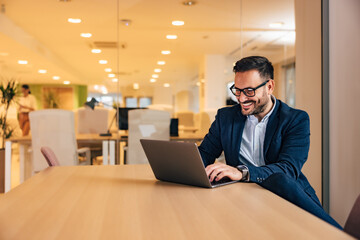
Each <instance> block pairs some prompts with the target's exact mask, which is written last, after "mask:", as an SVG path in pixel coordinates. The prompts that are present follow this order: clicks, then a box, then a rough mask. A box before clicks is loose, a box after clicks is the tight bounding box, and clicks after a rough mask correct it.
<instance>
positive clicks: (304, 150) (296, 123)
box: [247, 111, 310, 182]
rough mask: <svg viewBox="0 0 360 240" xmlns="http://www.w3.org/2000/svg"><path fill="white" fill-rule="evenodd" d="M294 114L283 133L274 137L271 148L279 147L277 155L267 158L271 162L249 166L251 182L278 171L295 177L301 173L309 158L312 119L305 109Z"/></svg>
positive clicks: (259, 180)
mask: <svg viewBox="0 0 360 240" xmlns="http://www.w3.org/2000/svg"><path fill="white" fill-rule="evenodd" d="M293 116H294V117H293V119H292V120H291V122H290V123H289V124H288V125H287V126H284V128H283V129H282V130H281V131H282V133H281V134H279V135H278V136H277V137H276V138H275V139H272V143H271V145H270V147H269V148H272V147H273V148H279V152H278V154H277V157H276V158H275V159H267V161H269V162H270V163H269V164H266V165H264V166H261V167H256V166H253V165H248V166H247V167H248V169H249V174H250V182H262V181H264V180H265V179H266V178H267V177H269V176H270V175H271V174H274V173H277V172H281V173H285V174H286V175H287V176H289V177H291V178H294V179H298V177H299V176H300V175H301V168H302V167H303V165H304V163H305V162H306V160H307V157H308V152H309V147H310V119H309V116H308V114H307V113H306V112H304V111H299V112H297V113H296V114H295V115H293ZM269 151H271V149H270V150H269ZM270 158H271V157H270Z"/></svg>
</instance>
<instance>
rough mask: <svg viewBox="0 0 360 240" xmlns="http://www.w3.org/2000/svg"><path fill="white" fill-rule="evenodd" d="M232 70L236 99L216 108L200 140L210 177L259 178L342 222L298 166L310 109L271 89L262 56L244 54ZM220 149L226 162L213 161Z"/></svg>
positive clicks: (307, 133)
mask: <svg viewBox="0 0 360 240" xmlns="http://www.w3.org/2000/svg"><path fill="white" fill-rule="evenodd" d="M233 70H234V73H235V83H234V85H233V86H231V88H230V90H231V91H232V93H233V94H234V95H235V96H236V98H237V100H238V102H239V104H238V105H235V106H232V107H225V108H222V109H220V110H219V111H218V113H217V115H216V118H215V121H214V122H213V123H212V125H211V128H210V129H209V133H208V134H207V135H206V136H205V138H204V140H203V142H202V143H201V145H200V146H199V151H200V154H201V157H202V159H203V162H204V164H205V166H206V173H207V175H208V177H209V179H210V181H219V180H220V179H222V178H224V177H226V178H230V179H232V180H239V181H243V182H255V183H258V184H259V185H261V186H263V187H264V188H266V189H268V190H270V191H272V192H274V193H275V194H277V195H279V196H281V197H283V198H285V199H287V200H288V201H290V202H292V203H294V204H296V205H297V206H299V207H301V208H303V209H305V210H307V211H309V212H310V213H312V214H314V215H316V216H318V217H319V218H321V219H323V220H325V221H327V222H329V223H330V224H332V225H334V226H336V227H338V228H341V226H340V225H339V224H338V223H336V221H335V220H333V219H332V218H331V217H330V216H329V215H328V214H327V213H326V212H325V211H324V210H323V208H322V206H321V204H320V201H319V199H318V198H317V196H316V194H315V191H314V189H313V188H312V187H311V186H310V184H309V182H308V180H307V179H306V177H305V175H304V174H303V173H302V172H301V168H302V166H303V165H304V163H305V162H306V160H307V157H308V152H309V146H310V120H309V116H308V114H307V113H306V112H304V111H302V110H298V109H294V108H291V107H289V106H288V105H286V104H285V103H283V102H282V101H280V100H278V99H276V98H275V97H274V96H273V95H272V93H273V91H274V87H275V83H274V80H273V79H274V68H273V66H272V64H271V62H269V60H268V59H266V58H265V57H259V56H251V57H246V58H243V59H241V60H240V61H238V62H236V64H235V66H234V69H233ZM223 151H224V154H225V159H226V164H224V163H214V162H215V159H216V158H218V157H219V156H220V154H221V153H222V152H223Z"/></svg>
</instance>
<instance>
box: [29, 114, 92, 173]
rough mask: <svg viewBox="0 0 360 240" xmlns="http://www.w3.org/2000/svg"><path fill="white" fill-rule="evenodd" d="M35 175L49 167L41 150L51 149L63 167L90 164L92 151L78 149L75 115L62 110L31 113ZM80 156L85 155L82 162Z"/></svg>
mask: <svg viewBox="0 0 360 240" xmlns="http://www.w3.org/2000/svg"><path fill="white" fill-rule="evenodd" d="M29 118H30V129H31V145H32V160H33V163H32V164H33V173H34V172H39V171H41V170H43V169H45V168H47V167H48V164H47V163H46V161H44V157H43V155H42V154H41V151H40V148H41V147H43V146H48V147H50V148H51V149H52V150H53V152H54V154H55V155H56V156H57V159H58V162H59V163H60V165H62V166H72V165H77V164H90V149H89V148H81V149H78V148H77V142H76V136H75V124H74V113H73V112H72V111H67V110H61V109H45V110H38V111H32V112H30V113H29ZM78 154H85V155H86V157H85V159H86V161H85V162H80V161H79V155H78Z"/></svg>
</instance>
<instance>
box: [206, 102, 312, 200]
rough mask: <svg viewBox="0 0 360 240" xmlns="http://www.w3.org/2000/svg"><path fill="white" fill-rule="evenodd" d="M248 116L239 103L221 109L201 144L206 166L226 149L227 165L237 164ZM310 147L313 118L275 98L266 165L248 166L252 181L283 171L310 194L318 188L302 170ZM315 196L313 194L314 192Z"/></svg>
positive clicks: (268, 126) (268, 130)
mask: <svg viewBox="0 0 360 240" xmlns="http://www.w3.org/2000/svg"><path fill="white" fill-rule="evenodd" d="M245 120H246V116H244V115H242V113H241V106H240V105H239V104H237V105H235V106H232V107H225V108H222V109H219V110H218V112H217V115H216V118H215V121H214V122H213V123H212V125H211V127H210V129H209V133H208V134H207V135H206V136H205V138H204V140H203V142H202V143H201V145H200V146H199V151H200V154H201V157H202V159H203V162H204V164H205V166H207V165H209V164H212V163H214V161H215V159H216V158H218V157H219V156H220V154H221V153H222V151H224V154H225V159H226V164H228V165H231V166H234V167H235V166H238V165H241V164H243V163H241V162H240V157H239V152H240V142H241V140H242V133H243V130H244V125H245ZM309 146H310V119H309V116H308V114H307V113H306V112H305V111H302V110H298V109H294V108H291V107H289V106H288V105H286V104H285V103H283V102H281V101H280V100H276V105H275V109H274V111H273V113H272V114H271V115H270V117H269V120H268V124H267V127H266V133H265V140H264V158H265V159H264V160H265V165H264V166H260V167H256V166H254V165H246V166H247V167H248V168H249V173H250V182H256V183H261V182H262V181H264V180H265V179H266V178H267V177H269V176H270V175H271V174H273V173H277V172H281V173H285V174H286V175H287V176H289V177H291V178H294V179H296V180H297V182H298V183H299V184H300V185H301V186H302V188H303V189H304V190H305V191H306V192H308V193H310V194H311V195H313V194H315V191H314V190H313V189H312V187H311V186H310V184H309V182H308V180H307V179H306V177H305V176H304V174H303V173H302V172H301V168H302V166H303V165H304V163H305V162H306V160H307V157H308V152H309ZM313 196H314V195H313Z"/></svg>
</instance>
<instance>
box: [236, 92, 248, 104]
mask: <svg viewBox="0 0 360 240" xmlns="http://www.w3.org/2000/svg"><path fill="white" fill-rule="evenodd" d="M237 99H238V101H239V102H245V101H246V100H248V97H247V96H246V95H245V93H244V92H242V91H241V92H240V95H239V96H237Z"/></svg>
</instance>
